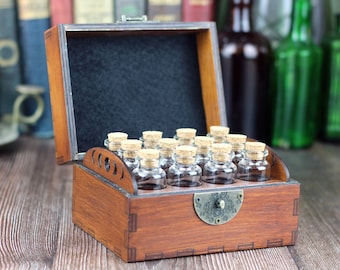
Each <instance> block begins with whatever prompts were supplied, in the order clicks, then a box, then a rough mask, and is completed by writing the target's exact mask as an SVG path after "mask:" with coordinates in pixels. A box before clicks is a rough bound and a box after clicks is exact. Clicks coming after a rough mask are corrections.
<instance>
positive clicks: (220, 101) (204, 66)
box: [197, 28, 227, 131]
mask: <svg viewBox="0 0 340 270" xmlns="http://www.w3.org/2000/svg"><path fill="white" fill-rule="evenodd" d="M215 32H216V31H215V28H213V29H211V30H210V31H203V32H201V33H199V34H198V35H197V50H198V60H199V65H200V76H201V84H202V97H203V104H204V111H205V118H206V123H207V130H208V131H209V128H210V126H216V125H226V122H227V120H226V117H225V115H226V111H225V105H224V102H225V101H224V93H223V85H222V82H221V80H220V78H221V77H219V76H216V75H215V74H221V67H220V57H219V52H218V51H217V50H216V48H218V44H215V42H217V36H216V35H217V34H216V33H215ZM207 52H208V53H207ZM212 89H216V91H212Z"/></svg>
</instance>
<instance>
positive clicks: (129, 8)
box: [114, 0, 146, 21]
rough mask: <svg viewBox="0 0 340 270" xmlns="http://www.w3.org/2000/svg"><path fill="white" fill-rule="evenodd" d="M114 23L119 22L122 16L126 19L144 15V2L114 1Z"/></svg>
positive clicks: (135, 0)
mask: <svg viewBox="0 0 340 270" xmlns="http://www.w3.org/2000/svg"><path fill="white" fill-rule="evenodd" d="M114 11H115V16H114V19H115V21H118V20H120V18H121V16H122V15H126V16H127V17H141V16H143V15H145V14H146V1H145V0H115V1H114Z"/></svg>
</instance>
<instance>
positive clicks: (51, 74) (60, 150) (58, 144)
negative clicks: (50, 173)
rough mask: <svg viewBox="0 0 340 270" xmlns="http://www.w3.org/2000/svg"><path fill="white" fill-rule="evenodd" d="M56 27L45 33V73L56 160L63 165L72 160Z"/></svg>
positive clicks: (58, 37) (59, 42)
mask: <svg viewBox="0 0 340 270" xmlns="http://www.w3.org/2000/svg"><path fill="white" fill-rule="evenodd" d="M60 44H61V41H60V36H59V31H58V27H57V26H55V27H53V28H51V29H49V30H47V31H46V32H45V48H46V60H47V72H48V79H49V86H50V99H51V106H52V116H53V129H54V133H55V137H56V138H58V139H56V140H55V148H56V160H57V163H58V164H63V163H66V162H68V161H70V160H71V159H72V157H71V153H70V147H69V145H70V142H69V137H68V136H65V131H66V133H67V130H68V125H67V123H68V121H67V115H66V112H67V108H66V105H65V104H66V103H65V95H64V77H63V68H62V55H61V51H60V50H61V48H60Z"/></svg>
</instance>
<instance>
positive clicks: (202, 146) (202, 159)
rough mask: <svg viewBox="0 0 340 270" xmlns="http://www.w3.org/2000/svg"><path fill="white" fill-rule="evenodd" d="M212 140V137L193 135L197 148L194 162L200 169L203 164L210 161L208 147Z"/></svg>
mask: <svg viewBox="0 0 340 270" xmlns="http://www.w3.org/2000/svg"><path fill="white" fill-rule="evenodd" d="M213 141H214V139H213V138H212V137H208V136H196V137H195V147H196V149H197V153H196V163H197V165H198V166H200V167H201V169H202V170H203V168H204V165H205V164H206V163H208V162H209V161H210V149H211V145H212V143H213Z"/></svg>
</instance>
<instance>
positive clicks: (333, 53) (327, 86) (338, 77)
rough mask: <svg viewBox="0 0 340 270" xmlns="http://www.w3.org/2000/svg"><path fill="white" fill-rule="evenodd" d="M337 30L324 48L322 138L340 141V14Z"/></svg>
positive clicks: (325, 42)
mask: <svg viewBox="0 0 340 270" xmlns="http://www.w3.org/2000/svg"><path fill="white" fill-rule="evenodd" d="M335 29H336V31H334V32H333V33H331V34H330V35H328V36H326V38H325V39H324V41H323V43H322V49H323V54H324V57H323V69H322V71H323V87H324V93H325V94H324V95H323V96H322V121H321V139H323V140H326V141H340V14H337V15H336V28H335Z"/></svg>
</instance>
